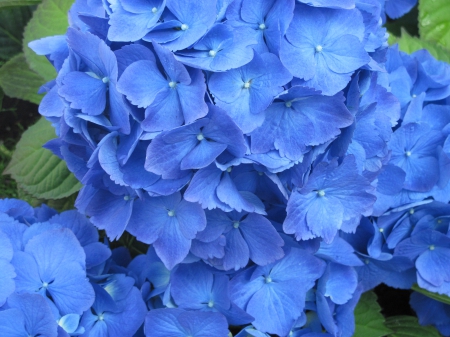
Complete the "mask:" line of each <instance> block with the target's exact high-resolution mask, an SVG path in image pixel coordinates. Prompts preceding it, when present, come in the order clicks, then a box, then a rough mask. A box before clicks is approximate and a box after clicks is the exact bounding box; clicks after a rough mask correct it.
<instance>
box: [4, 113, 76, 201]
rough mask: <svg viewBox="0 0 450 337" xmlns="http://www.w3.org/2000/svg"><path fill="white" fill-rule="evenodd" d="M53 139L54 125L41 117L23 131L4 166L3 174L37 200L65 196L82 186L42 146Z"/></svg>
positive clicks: (63, 163) (64, 166)
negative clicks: (8, 161) (8, 175)
mask: <svg viewBox="0 0 450 337" xmlns="http://www.w3.org/2000/svg"><path fill="white" fill-rule="evenodd" d="M53 138H55V132H54V131H53V127H52V126H51V124H50V123H49V122H48V121H47V120H45V119H44V118H43V117H42V118H41V119H40V120H39V121H38V122H37V123H36V124H35V125H33V126H31V127H30V128H29V129H28V130H27V131H25V132H24V133H23V134H22V138H21V139H20V141H19V142H18V143H17V147H16V150H15V151H14V153H13V156H12V159H11V162H10V163H9V165H8V166H7V167H6V169H5V174H10V175H11V176H12V177H13V178H14V179H15V180H16V181H17V184H18V185H19V187H20V188H22V189H23V190H25V191H26V192H27V193H29V194H31V195H32V196H33V197H36V198H40V199H60V198H64V197H67V196H69V195H71V194H73V193H75V192H77V191H78V190H79V189H80V188H81V184H80V183H79V182H78V180H77V179H76V178H75V176H74V175H73V174H72V173H70V172H69V170H68V169H67V166H66V163H65V162H64V161H62V160H61V159H59V158H58V157H57V156H55V155H54V154H53V153H52V152H50V151H49V150H47V149H44V148H42V145H43V144H45V143H46V142H47V141H49V140H51V139H53Z"/></svg>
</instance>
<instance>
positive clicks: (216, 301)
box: [170, 262, 253, 325]
mask: <svg viewBox="0 0 450 337" xmlns="http://www.w3.org/2000/svg"><path fill="white" fill-rule="evenodd" d="M228 289H229V278H228V276H227V275H224V274H217V273H214V272H213V271H212V270H211V269H208V267H207V266H206V265H205V264H203V263H201V262H199V263H194V264H184V265H180V266H178V268H177V269H176V270H175V271H174V273H173V274H172V275H171V277H170V294H171V296H172V298H173V300H174V302H175V304H176V305H177V306H178V308H180V309H187V310H201V311H212V312H220V313H221V314H223V315H224V316H225V317H226V318H227V320H228V324H229V325H243V324H247V323H249V322H251V321H253V317H251V316H250V315H248V314H247V313H246V312H245V311H243V310H242V309H240V308H239V307H237V306H236V304H234V303H233V302H232V301H231V300H230V294H229V290H228Z"/></svg>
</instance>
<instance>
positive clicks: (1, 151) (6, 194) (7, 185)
mask: <svg viewBox="0 0 450 337" xmlns="http://www.w3.org/2000/svg"><path fill="white" fill-rule="evenodd" d="M11 156H12V153H11V151H9V150H8V148H7V147H6V146H5V145H4V144H2V143H0V173H1V172H3V170H4V169H5V167H6V164H7V163H8V162H9V160H10V159H11ZM17 197H18V195H17V186H16V183H15V181H14V180H12V179H11V178H9V177H7V176H4V175H0V198H17Z"/></svg>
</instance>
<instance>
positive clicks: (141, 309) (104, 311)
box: [80, 275, 147, 336]
mask: <svg viewBox="0 0 450 337" xmlns="http://www.w3.org/2000/svg"><path fill="white" fill-rule="evenodd" d="M114 276H115V277H113V278H112V280H109V282H107V283H106V284H105V285H104V286H103V287H102V286H99V285H97V284H93V288H94V290H95V302H94V303H93V305H92V308H91V310H87V311H86V312H85V313H84V314H83V317H82V318H81V322H80V324H81V325H82V326H83V327H84V328H85V330H86V332H85V333H86V335H88V336H132V335H133V334H134V333H135V332H136V331H137V330H138V329H139V327H140V326H141V324H142V323H143V321H144V318H145V314H146V313H147V309H146V307H145V303H144V301H143V300H142V296H141V293H140V292H139V290H138V289H137V288H136V287H133V283H134V280H133V279H132V278H130V277H125V276H124V275H122V276H123V277H119V275H114Z"/></svg>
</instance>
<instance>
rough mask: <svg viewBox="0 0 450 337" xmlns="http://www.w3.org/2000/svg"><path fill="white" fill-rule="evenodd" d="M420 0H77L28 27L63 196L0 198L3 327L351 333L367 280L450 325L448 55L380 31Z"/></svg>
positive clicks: (9, 331) (443, 326)
mask: <svg viewBox="0 0 450 337" xmlns="http://www.w3.org/2000/svg"><path fill="white" fill-rule="evenodd" d="M415 3H416V1H410V0H405V1H401V2H400V1H394V0H388V1H382V0H364V1H360V0H298V1H295V0H258V1H256V0H197V1H189V0H148V1H144V0H133V1H132V0H108V1H100V0H77V1H76V2H75V4H74V5H73V6H72V8H71V10H70V11H69V23H70V27H69V28H68V30H67V32H66V34H65V35H60V36H52V37H46V38H43V39H39V40H36V41H33V42H31V43H30V44H29V46H30V47H31V48H32V49H33V50H34V51H35V52H36V53H37V54H40V55H45V56H46V57H47V58H48V60H49V61H50V62H51V63H52V65H53V66H54V67H55V69H56V70H57V72H58V74H57V77H56V78H55V79H54V80H52V81H50V82H48V83H47V84H45V85H44V86H43V87H42V88H41V91H42V92H46V95H45V96H44V98H43V100H42V102H41V104H40V106H39V112H40V113H41V114H42V115H43V116H44V117H45V118H46V119H48V120H49V121H50V122H51V123H52V125H53V126H54V128H55V130H56V133H57V136H58V137H57V138H56V139H54V140H51V141H50V142H48V143H47V144H46V148H48V149H50V150H51V151H52V152H53V153H54V154H55V155H57V156H59V157H60V158H61V159H63V160H64V161H65V162H66V163H67V166H68V168H69V170H70V171H71V172H73V174H74V175H75V176H76V178H77V179H78V180H79V181H80V182H81V183H82V184H83V188H82V189H81V191H80V193H79V194H78V197H77V200H76V203H75V206H76V208H77V210H78V212H79V213H78V212H77V211H66V212H63V213H60V214H58V213H57V212H56V211H54V210H53V209H51V208H49V207H47V206H45V205H44V206H42V207H40V208H35V209H33V208H32V207H31V206H29V205H28V204H26V203H25V202H23V201H20V200H15V199H4V200H1V201H0V246H1V250H0V269H2V270H4V273H3V274H2V276H1V277H0V305H1V307H0V335H5V336H23V335H29V336H35V335H38V334H41V335H43V336H58V337H59V336H110V337H113V336H114V337H115V336H148V337H166V336H186V337H187V336H191V337H194V336H195V337H208V336H223V337H227V336H229V335H230V334H231V332H230V330H231V331H232V332H233V333H237V334H236V336H239V337H241V336H257V337H258V336H269V335H275V336H280V337H286V336H296V337H297V336H305V337H316V336H339V337H347V336H348V337H350V336H352V335H353V334H354V333H355V320H354V315H353V312H354V309H355V306H356V305H357V303H358V301H359V299H360V296H361V294H362V293H364V292H366V291H369V290H371V289H373V288H374V287H376V286H377V285H379V284H380V283H385V284H387V285H389V286H392V287H395V288H400V289H410V288H411V287H413V285H415V284H418V286H419V287H420V288H418V289H420V291H421V292H422V293H415V294H414V295H413V296H412V298H411V305H412V307H413V308H414V310H415V311H416V312H417V314H418V317H419V321H420V323H422V324H434V325H435V326H436V327H437V328H438V329H439V331H440V332H441V333H442V334H443V335H450V325H449V323H448V322H449V319H450V309H449V308H450V306H449V304H450V302H449V303H448V304H445V303H442V301H441V302H438V301H436V300H433V299H431V298H430V297H427V296H425V295H423V292H425V291H428V292H431V293H435V294H443V295H447V296H450V268H448V266H449V265H450V234H449V233H450V228H449V224H450V221H449V219H450V206H449V204H448V203H449V201H450V137H449V134H450V100H449V97H450V66H449V65H448V64H446V63H444V62H441V61H437V60H436V59H435V58H434V57H433V56H431V55H430V54H429V52H427V51H426V50H421V51H417V52H415V53H413V54H411V55H408V54H406V53H404V52H401V51H399V49H398V47H397V46H394V47H388V43H387V39H388V34H387V33H386V29H385V28H383V23H384V22H385V20H386V15H388V16H389V17H391V18H397V17H400V16H402V15H403V14H404V13H406V12H408V11H409V10H410V9H411V8H412V7H413V6H414V5H415ZM96 228H97V229H100V230H104V233H105V234H106V237H104V238H103V239H102V242H100V241H99V234H98V232H97V230H96ZM125 232H128V233H129V234H131V235H133V236H134V237H135V238H136V240H138V241H140V242H143V243H145V244H147V245H149V249H148V251H147V253H146V254H141V255H138V256H135V257H134V258H132V257H131V255H130V253H129V252H128V251H127V249H125V248H124V247H122V248H116V249H111V247H110V242H112V241H114V240H117V239H119V238H120V237H121V236H122V235H123V234H124V233H125ZM37 308H39V309H37ZM435 312H436V314H434V313H435Z"/></svg>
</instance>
